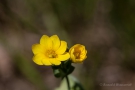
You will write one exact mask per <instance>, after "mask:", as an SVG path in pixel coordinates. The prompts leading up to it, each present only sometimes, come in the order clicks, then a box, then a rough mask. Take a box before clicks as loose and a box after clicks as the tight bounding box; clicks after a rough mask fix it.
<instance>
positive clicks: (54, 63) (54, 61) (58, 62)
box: [49, 59, 61, 65]
mask: <svg viewBox="0 0 135 90" xmlns="http://www.w3.org/2000/svg"><path fill="white" fill-rule="evenodd" d="M49 61H50V62H51V64H52V65H60V64H61V62H60V61H59V60H56V59H50V60H49Z"/></svg>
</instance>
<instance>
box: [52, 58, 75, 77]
mask: <svg viewBox="0 0 135 90" xmlns="http://www.w3.org/2000/svg"><path fill="white" fill-rule="evenodd" d="M71 64H72V62H71V60H67V61H63V62H62V63H61V65H59V66H52V69H53V73H54V76H55V77H57V78H59V77H62V78H64V77H65V76H67V75H69V74H71V73H72V72H73V71H74V69H75V67H74V66H72V65H71Z"/></svg>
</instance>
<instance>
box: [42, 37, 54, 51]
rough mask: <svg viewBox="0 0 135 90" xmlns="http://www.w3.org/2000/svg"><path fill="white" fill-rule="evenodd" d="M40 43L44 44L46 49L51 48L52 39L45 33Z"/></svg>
mask: <svg viewBox="0 0 135 90" xmlns="http://www.w3.org/2000/svg"><path fill="white" fill-rule="evenodd" d="M40 44H41V45H43V46H45V48H46V49H52V40H51V39H50V38H49V37H48V36H47V35H43V36H42V37H41V39H40Z"/></svg>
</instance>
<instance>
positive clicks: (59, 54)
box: [32, 35, 70, 65]
mask: <svg viewBox="0 0 135 90" xmlns="http://www.w3.org/2000/svg"><path fill="white" fill-rule="evenodd" d="M66 49H67V43H66V42H65V41H60V40H59V37H58V36H57V35H53V36H51V37H48V36H47V35H43V36H42V37H41V39H40V43H39V44H34V45H32V51H33V53H34V56H33V61H34V62H35V63H36V64H38V65H60V64H61V61H65V60H67V59H69V58H70V55H69V53H68V52H65V51H66Z"/></svg>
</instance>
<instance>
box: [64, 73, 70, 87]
mask: <svg viewBox="0 0 135 90" xmlns="http://www.w3.org/2000/svg"><path fill="white" fill-rule="evenodd" d="M65 78H66V81H67V86H68V90H70V84H69V79H68V76H67V75H66V76H65Z"/></svg>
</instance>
